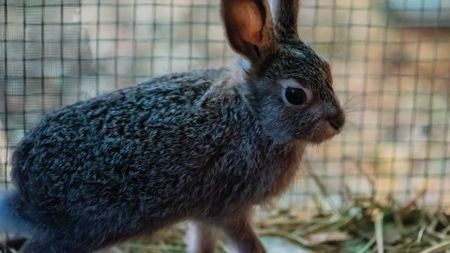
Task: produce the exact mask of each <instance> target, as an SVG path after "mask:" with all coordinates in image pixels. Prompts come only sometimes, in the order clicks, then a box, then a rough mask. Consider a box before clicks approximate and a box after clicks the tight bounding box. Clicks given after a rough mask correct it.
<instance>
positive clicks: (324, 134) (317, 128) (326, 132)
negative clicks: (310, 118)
mask: <svg viewBox="0 0 450 253" xmlns="http://www.w3.org/2000/svg"><path fill="white" fill-rule="evenodd" d="M338 133H339V131H338V130H336V129H334V128H333V127H332V126H331V125H330V123H329V122H328V121H327V120H321V121H319V122H318V123H317V124H315V125H314V126H313V127H312V128H311V133H310V134H309V135H307V136H305V137H304V138H303V139H304V140H305V141H307V142H311V143H315V144H319V143H321V142H324V141H326V140H329V139H331V138H332V137H333V136H335V135H337V134H338Z"/></svg>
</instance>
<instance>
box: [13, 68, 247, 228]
mask: <svg viewBox="0 0 450 253" xmlns="http://www.w3.org/2000/svg"><path fill="white" fill-rule="evenodd" d="M223 75H224V70H217V71H207V72H199V73H197V74H195V75H193V74H192V73H190V74H174V75H170V76H166V77H161V78H159V79H154V80H152V81H149V82H146V83H143V84H141V85H138V86H136V87H132V88H128V89H124V90H119V91H116V92H113V93H110V94H107V95H103V96H100V97H97V98H93V99H90V100H87V101H82V102H79V103H77V104H74V105H72V106H68V107H65V108H62V109H59V110H57V111H55V112H54V113H52V114H50V115H49V116H47V117H46V118H45V119H44V120H43V121H42V122H41V123H40V124H38V125H37V126H36V127H35V128H34V129H32V130H30V132H29V133H28V134H27V135H26V136H25V137H24V138H23V140H22V141H21V143H20V144H19V145H18V147H17V149H16V151H15V153H14V155H13V171H12V176H13V182H14V183H15V185H16V186H17V193H18V194H16V195H17V197H16V207H17V208H16V209H17V210H18V212H19V213H20V215H21V216H23V217H25V218H26V219H27V220H31V221H34V222H36V223H40V224H41V225H44V226H65V227H66V228H67V226H70V225H71V224H85V225H87V224H100V225H101V226H102V228H101V229H104V230H106V229H111V230H117V229H118V228H126V227H130V226H131V227H132V228H133V230H139V229H140V226H141V224H145V219H148V220H149V221H153V220H170V218H171V217H176V218H180V217H183V216H186V215H188V212H192V210H193V209H194V207H196V206H199V201H202V198H199V197H198V195H199V194H201V190H200V189H199V187H201V182H200V181H202V180H204V178H203V177H202V175H201V171H202V169H203V170H204V168H207V167H210V166H211V165H210V164H212V163H214V161H215V160H217V159H218V158H217V157H218V156H221V155H222V154H223V152H225V151H224V150H228V149H229V147H228V146H229V145H232V144H231V143H230V142H231V141H230V140H234V139H236V137H237V136H238V135H240V134H241V126H240V124H239V122H240V120H241V119H239V118H240V116H239V115H237V114H236V112H237V111H238V112H239V113H244V111H243V110H240V109H236V108H235V107H236V105H239V100H240V97H239V95H238V94H237V93H236V92H235V91H233V89H231V90H229V91H228V89H225V88H221V87H217V89H219V90H220V93H221V95H220V96H217V95H212V96H210V95H208V92H211V91H210V90H211V89H212V87H213V83H215V82H216V80H214V79H218V78H221V77H222V76H223ZM227 92H229V94H228V95H227V94H226V93H227ZM239 113H238V114H239ZM244 114H245V113H244ZM243 117H246V116H243ZM233 119H234V121H235V122H232V121H233ZM107 221H115V224H109V223H108V222H107ZM102 224H104V225H102ZM77 226H78V225H77ZM91 227H92V226H91ZM74 229H76V227H74Z"/></svg>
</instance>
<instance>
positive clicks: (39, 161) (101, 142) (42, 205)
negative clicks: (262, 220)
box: [0, 0, 344, 253]
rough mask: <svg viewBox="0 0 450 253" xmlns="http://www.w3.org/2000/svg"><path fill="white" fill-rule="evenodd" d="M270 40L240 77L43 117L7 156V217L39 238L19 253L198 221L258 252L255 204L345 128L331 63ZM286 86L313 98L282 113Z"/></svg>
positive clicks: (180, 84)
mask: <svg viewBox="0 0 450 253" xmlns="http://www.w3.org/2000/svg"><path fill="white" fill-rule="evenodd" d="M231 1H233V0H231ZM249 1H251V0H249ZM252 1H253V0H252ZM254 1H257V0H254ZM265 6H268V4H267V3H265ZM224 18H229V17H224ZM229 32H230V31H229ZM274 45H276V46H274V47H273V48H271V50H270V54H268V55H265V56H264V58H261V59H258V60H257V61H253V62H252V63H251V65H250V67H249V68H248V69H244V70H242V71H240V72H235V71H230V70H228V69H219V70H203V71H195V72H188V73H179V74H170V75H167V76H163V77H159V78H154V79H151V80H149V81H147V82H144V83H141V84H139V85H137V86H134V87H130V88H126V89H122V90H117V91H115V92H112V93H109V94H106V95H102V96H99V97H95V98H92V99H89V100H86V101H81V102H78V103H76V104H74V105H71V106H67V107H64V108H61V109H59V110H57V111H55V112H53V113H51V114H49V115H47V116H46V117H45V118H44V119H43V120H42V121H41V122H40V123H39V124H38V125H37V126H36V127H34V128H33V129H31V130H30V131H29V132H28V133H27V134H26V136H25V137H24V138H23V139H22V141H21V142H20V143H19V145H18V146H17V149H16V151H15V153H14V155H13V160H12V166H13V171H12V179H13V182H14V184H15V186H16V187H15V188H16V190H15V191H14V192H12V193H11V194H12V198H11V199H10V201H11V202H10V203H11V205H12V207H11V210H9V211H11V212H13V213H15V214H16V215H17V217H20V219H22V220H23V221H26V223H27V224H33V226H34V228H35V231H37V232H36V233H34V234H33V238H32V240H31V241H30V243H29V244H28V245H27V246H26V247H25V249H24V250H23V252H25V253H31V252H34V253H43V252H47V253H48V252H50V253H62V252H64V253H88V252H91V251H93V250H95V249H99V248H102V247H105V246H107V245H109V244H112V243H116V242H119V241H122V240H125V239H128V238H130V237H134V236H137V235H141V234H151V233H152V232H154V231H156V230H159V229H161V228H163V227H166V226H168V225H171V224H173V223H176V222H179V221H183V220H185V219H192V220H196V221H199V222H201V224H202V225H201V226H207V225H208V224H210V225H213V226H214V227H217V228H221V229H222V230H223V231H224V232H225V234H226V235H227V236H228V237H229V238H230V239H231V240H232V241H233V242H234V244H235V245H236V248H237V249H238V250H239V252H240V253H249V252H251V253H263V252H264V249H263V247H262V244H261V243H260V242H259V240H258V239H257V237H256V235H255V233H254V232H253V230H252V228H251V225H250V222H249V216H250V210H251V208H252V206H254V205H257V204H260V203H264V202H266V201H268V200H270V199H272V198H273V197H276V196H278V195H280V194H281V193H283V191H284V190H285V189H286V188H287V187H288V186H289V184H290V183H291V182H292V180H293V179H294V178H295V174H296V171H297V170H298V166H299V163H300V161H301V157H302V154H303V151H304V148H305V146H306V144H307V143H318V142H322V141H324V140H327V139H329V138H331V137H332V136H334V135H335V134H337V133H338V131H339V130H340V129H332V128H331V127H330V124H329V120H330V118H333V119H337V120H338V122H339V124H340V127H342V125H343V124H344V115H343V112H342V110H341V108H340V106H339V103H338V102H337V100H336V98H335V96H334V92H333V89H332V86H331V84H332V80H331V75H330V70H329V66H328V64H327V63H326V62H325V61H324V60H322V59H321V58H320V57H318V56H317V55H316V54H315V53H314V51H313V50H312V49H311V48H310V47H308V46H307V45H305V44H304V43H303V42H301V41H299V40H296V41H292V40H291V41H289V42H282V40H279V39H278V40H277V41H276V43H274ZM299 52H301V54H300V53H299ZM240 53H242V52H240ZM282 79H295V80H298V82H301V83H302V85H303V86H305V87H307V88H308V89H310V90H311V91H312V93H313V94H314V100H313V102H312V103H311V104H308V105H302V106H295V107H289V106H287V105H286V104H285V103H284V102H283V99H282V98H281V96H282V94H281V92H280V85H279V82H278V80H282ZM1 218H2V217H0V219H1ZM205 232H206V231H203V233H205ZM198 233H199V235H201V234H202V231H198ZM194 237H195V236H194ZM213 237H214V236H211V238H210V240H213ZM198 243H201V242H198ZM202 244H203V245H214V243H213V242H204V243H202ZM205 247H206V248H209V249H207V250H203V251H202V252H203V253H208V252H212V249H210V248H211V246H205ZM191 248H193V249H195V248H202V247H197V246H195V245H193V246H192V247H191ZM192 253H200V252H192Z"/></svg>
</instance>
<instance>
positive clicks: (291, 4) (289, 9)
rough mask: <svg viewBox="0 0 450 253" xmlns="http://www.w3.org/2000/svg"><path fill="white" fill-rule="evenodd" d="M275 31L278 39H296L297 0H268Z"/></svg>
mask: <svg viewBox="0 0 450 253" xmlns="http://www.w3.org/2000/svg"><path fill="white" fill-rule="evenodd" d="M270 7H271V9H272V10H273V15H274V22H275V33H276V35H277V38H278V39H279V40H289V39H298V33H297V17H298V10H299V0H270Z"/></svg>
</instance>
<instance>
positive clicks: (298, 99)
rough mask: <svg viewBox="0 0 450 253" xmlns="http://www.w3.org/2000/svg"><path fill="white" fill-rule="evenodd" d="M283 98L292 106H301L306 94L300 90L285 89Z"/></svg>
mask: <svg viewBox="0 0 450 253" xmlns="http://www.w3.org/2000/svg"><path fill="white" fill-rule="evenodd" d="M284 96H285V97H286V100H287V102H289V103H290V104H292V105H302V104H304V103H305V102H306V100H307V95H306V92H305V91H304V90H303V89H302V88H294V87H287V88H286V89H285V91H284Z"/></svg>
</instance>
